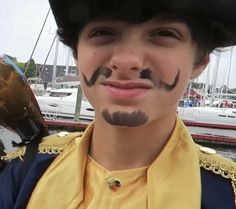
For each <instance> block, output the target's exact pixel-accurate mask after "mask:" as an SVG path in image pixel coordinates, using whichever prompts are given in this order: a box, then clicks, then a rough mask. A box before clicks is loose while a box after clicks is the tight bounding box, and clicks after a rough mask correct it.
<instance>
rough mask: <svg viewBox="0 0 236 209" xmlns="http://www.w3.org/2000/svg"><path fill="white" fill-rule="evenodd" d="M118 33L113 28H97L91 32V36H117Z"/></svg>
mask: <svg viewBox="0 0 236 209" xmlns="http://www.w3.org/2000/svg"><path fill="white" fill-rule="evenodd" d="M115 35H116V33H115V31H114V30H113V29H111V28H95V29H94V30H92V31H91V32H90V33H89V37H90V38H93V37H103V36H104V37H106V36H115Z"/></svg>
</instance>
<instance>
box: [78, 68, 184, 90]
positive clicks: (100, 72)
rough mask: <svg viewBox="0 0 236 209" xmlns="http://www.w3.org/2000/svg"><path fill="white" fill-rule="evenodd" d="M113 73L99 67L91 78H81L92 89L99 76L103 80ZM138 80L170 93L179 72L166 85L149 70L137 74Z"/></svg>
mask: <svg viewBox="0 0 236 209" xmlns="http://www.w3.org/2000/svg"><path fill="white" fill-rule="evenodd" d="M112 73H113V71H112V69H110V68H108V67H100V68H98V69H97V70H95V71H94V73H93V75H92V76H91V78H90V79H89V80H88V79H87V78H86V77H85V75H84V74H83V73H82V76H83V78H84V80H85V83H86V84H87V86H88V87H92V86H93V85H94V84H95V83H96V81H97V80H98V78H99V77H100V76H103V77H104V78H105V79H107V78H109V77H110V76H111V75H112ZM139 74H140V75H139V78H140V79H147V80H150V81H151V82H152V83H153V84H154V85H155V86H157V87H158V88H159V89H164V90H166V91H172V90H173V89H174V88H175V87H176V86H177V84H178V82H179V78H180V70H179V69H178V72H177V74H176V76H175V79H174V81H173V82H172V83H170V84H169V83H167V82H165V81H162V80H160V79H159V78H156V76H155V75H154V74H153V71H152V70H151V69H149V68H146V69H143V70H141V71H140V73H139Z"/></svg>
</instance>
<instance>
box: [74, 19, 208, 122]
mask: <svg viewBox="0 0 236 209" xmlns="http://www.w3.org/2000/svg"><path fill="white" fill-rule="evenodd" d="M77 54H78V56H77V59H76V62H77V65H78V69H79V71H80V81H81V85H82V88H83V90H84V93H85V95H86V97H87V98H88V99H89V101H90V102H91V104H92V105H93V107H94V109H95V112H96V116H95V117H99V118H103V119H105V121H106V122H108V123H110V124H113V125H120V126H129V127H137V126H140V125H143V124H146V123H150V122H153V121H157V120H158V119H161V118H163V117H169V116H173V115H175V114H176V106H177V104H178V101H179V99H180V97H181V96H182V94H183V91H184V90H185V88H186V85H187V83H188V81H189V79H190V78H191V77H196V75H198V74H199V73H200V72H201V71H202V69H203V68H204V67H205V66H203V65H201V66H198V67H195V66H194V63H195V61H196V45H195V43H193V41H192V38H191V33H190V31H189V29H188V27H187V26H186V24H184V23H183V22H179V21H176V22H175V21H173V20H172V21H168V20H163V18H162V19H160V18H158V17H156V18H154V19H151V20H149V21H147V22H144V23H141V24H129V23H126V22H121V21H116V20H109V19H105V20H98V21H94V22H90V23H89V24H87V25H86V26H85V28H84V29H83V30H82V32H81V34H80V37H79V42H78V48H77Z"/></svg>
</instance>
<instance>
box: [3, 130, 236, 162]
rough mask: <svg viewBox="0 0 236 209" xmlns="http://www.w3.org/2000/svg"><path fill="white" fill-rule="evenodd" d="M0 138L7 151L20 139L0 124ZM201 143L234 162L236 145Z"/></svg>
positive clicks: (226, 132)
mask: <svg viewBox="0 0 236 209" xmlns="http://www.w3.org/2000/svg"><path fill="white" fill-rule="evenodd" d="M197 130H198V132H202V128H200V127H195V128H194V129H191V128H190V131H192V132H193V131H194V132H195V133H196V132H197ZM203 130H204V133H205V134H206V133H207V132H208V133H210V132H212V130H211V129H206V128H204V129H203ZM56 132H60V130H51V133H56ZM219 132H224V134H227V135H228V136H234V137H236V135H235V131H234V130H221V131H219ZM0 139H1V140H2V142H3V143H4V145H5V148H6V151H7V152H10V151H13V150H14V149H15V148H13V147H12V141H16V142H19V141H20V138H19V136H18V135H16V134H15V133H13V132H11V131H9V130H7V129H6V128H4V127H1V126H0ZM201 145H203V146H206V147H210V148H213V149H215V150H216V152H217V153H218V154H220V155H222V156H224V157H226V158H230V159H232V160H234V161H235V162H236V145H235V146H230V145H225V144H224V145H223V144H222V145H219V144H214V143H201Z"/></svg>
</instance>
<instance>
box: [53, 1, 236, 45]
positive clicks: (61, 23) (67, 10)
mask: <svg viewBox="0 0 236 209" xmlns="http://www.w3.org/2000/svg"><path fill="white" fill-rule="evenodd" d="M49 3H50V5H51V9H52V12H53V14H54V17H55V20H56V23H57V26H58V28H61V29H69V28H73V27H77V28H79V29H80V28H81V27H82V26H83V25H84V24H85V23H86V22H88V21H89V20H92V19H93V18H96V17H101V16H106V15H107V16H109V17H112V15H114V14H119V17H122V18H123V19H124V20H126V19H127V18H128V19H132V18H133V19H135V20H138V18H139V17H140V19H142V18H143V19H145V18H146V19H148V18H150V17H153V16H154V15H157V14H158V13H163V12H175V13H178V14H184V15H188V16H196V17H197V18H201V19H205V20H206V21H208V22H211V24H212V25H215V26H217V27H218V28H220V29H221V30H220V31H221V32H222V31H223V32H222V34H220V35H218V36H217V38H218V39H219V40H217V44H216V47H227V46H231V45H236V0H49ZM216 31H217V30H216Z"/></svg>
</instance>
